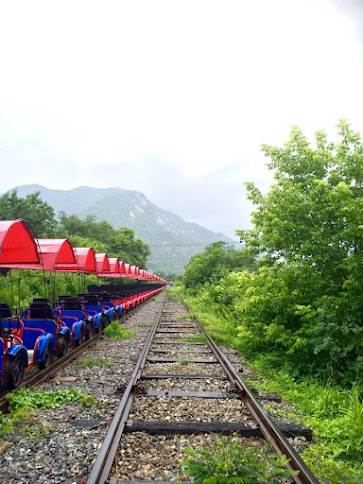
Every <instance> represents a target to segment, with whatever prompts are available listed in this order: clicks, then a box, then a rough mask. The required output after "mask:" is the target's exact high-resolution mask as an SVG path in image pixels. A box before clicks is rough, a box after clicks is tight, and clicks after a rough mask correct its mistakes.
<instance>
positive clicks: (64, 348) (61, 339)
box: [55, 334, 69, 358]
mask: <svg viewBox="0 0 363 484" xmlns="http://www.w3.org/2000/svg"><path fill="white" fill-rule="evenodd" d="M68 345H69V336H68V335H67V334H58V335H57V339H56V343H55V354H56V355H57V356H58V357H59V358H62V356H64V355H66V354H67V352H68Z"/></svg>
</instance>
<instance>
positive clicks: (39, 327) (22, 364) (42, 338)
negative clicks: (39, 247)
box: [0, 294, 113, 389]
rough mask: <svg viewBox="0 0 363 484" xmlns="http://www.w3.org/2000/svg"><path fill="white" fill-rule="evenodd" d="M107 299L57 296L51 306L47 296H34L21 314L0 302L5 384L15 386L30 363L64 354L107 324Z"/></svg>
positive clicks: (0, 367)
mask: <svg viewBox="0 0 363 484" xmlns="http://www.w3.org/2000/svg"><path fill="white" fill-rule="evenodd" d="M111 309H112V310H113V304H112V302H111V301H109V302H107V304H106V303H105V304H102V300H101V301H100V299H99V298H98V297H97V296H94V295H88V294H82V295H80V297H78V298H76V297H71V296H60V297H59V298H58V303H57V304H56V305H55V306H54V307H53V308H52V307H51V305H50V303H49V301H48V299H45V298H36V299H33V301H32V302H31V303H30V304H29V307H27V308H26V309H25V310H24V311H23V312H22V314H21V315H20V316H19V315H17V314H16V310H15V309H13V308H10V307H9V305H8V304H6V303H0V358H1V361H0V363H1V364H0V378H1V379H2V383H3V385H4V386H5V387H6V388H8V389H12V388H17V387H18V386H19V385H20V384H21V382H22V381H23V378H24V373H25V372H26V371H29V370H31V369H32V368H33V367H34V366H38V368H39V369H44V368H46V367H48V366H49V365H50V364H51V363H52V359H53V356H54V355H56V356H58V357H59V358H61V357H62V356H64V355H65V354H66V353H67V351H68V348H69V347H70V346H79V345H81V344H82V343H83V342H84V341H86V340H88V339H89V338H91V337H92V336H94V335H95V334H96V333H97V332H98V331H103V329H104V328H105V327H106V326H107V325H108V323H109V321H110V320H111V319H112V315H113V314H112V313H113V311H112V312H110V310H111Z"/></svg>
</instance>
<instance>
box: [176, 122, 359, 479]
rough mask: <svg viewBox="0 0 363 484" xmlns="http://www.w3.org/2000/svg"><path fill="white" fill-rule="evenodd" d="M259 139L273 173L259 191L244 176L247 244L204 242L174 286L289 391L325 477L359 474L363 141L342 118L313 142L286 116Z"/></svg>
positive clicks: (270, 382) (315, 465) (277, 386)
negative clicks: (280, 129) (287, 123)
mask: <svg viewBox="0 0 363 484" xmlns="http://www.w3.org/2000/svg"><path fill="white" fill-rule="evenodd" d="M262 150H263V151H264V153H265V155H266V156H267V157H268V158H269V163H268V167H269V168H270V169H271V170H273V174H274V183H273V185H272V186H271V188H270V191H269V192H268V193H266V194H263V193H262V192H261V191H260V190H259V189H258V188H257V187H256V186H255V185H254V184H253V183H247V184H246V189H247V197H248V199H249V200H250V201H251V202H252V203H253V205H254V212H253V213H252V228H251V229H250V230H244V231H242V230H241V231H237V233H238V235H239V236H240V240H241V242H243V249H242V250H240V251H235V252H234V251H233V249H231V248H228V247H227V246H226V245H225V244H223V243H222V242H220V243H215V244H212V245H211V246H209V247H207V248H206V249H205V251H204V252H203V253H202V254H197V255H196V256H194V257H192V259H191V260H190V262H189V263H188V265H187V266H186V269H185V274H184V276H183V277H182V278H181V283H182V284H183V287H178V283H179V282H180V281H176V287H175V288H174V290H173V294H174V295H179V296H182V297H183V298H185V300H186V302H187V303H188V305H189V306H190V307H191V308H192V309H193V311H194V312H195V313H196V314H197V316H198V318H199V319H200V321H201V322H202V323H203V324H204V325H205V326H206V328H207V329H208V330H209V331H210V333H211V334H212V335H213V337H214V339H215V340H216V341H217V342H218V343H224V344H226V345H229V346H231V347H233V348H236V349H238V350H239V351H240V352H241V354H242V355H243V357H244V358H245V362H247V358H248V363H249V365H250V366H251V367H252V368H255V369H256V370H258V371H260V372H261V376H260V379H261V382H260V384H259V385H260V386H261V387H263V388H266V389H268V390H269V391H278V393H280V394H281V395H282V396H283V397H284V398H286V399H288V400H290V401H292V402H293V404H294V405H295V408H296V412H297V417H299V418H300V419H301V420H302V421H303V422H304V423H306V424H307V425H308V426H310V427H311V428H312V430H313V431H314V434H315V437H316V441H315V442H314V443H313V444H312V445H311V446H310V447H309V449H308V450H307V451H306V452H305V454H304V458H305V459H306V460H307V462H308V463H309V464H310V465H311V467H312V469H313V471H314V472H315V473H316V475H317V476H319V477H320V479H321V480H322V482H332V483H336V484H338V483H339V484H340V483H347V482H349V483H357V482H363V471H362V470H361V462H362V461H363V401H362V393H363V358H362V349H363V324H362V321H363V297H362V295H363V279H362V264H363V225H362V220H363V175H362V174H363V144H362V142H361V138H360V135H359V133H356V132H354V131H353V130H352V129H351V128H350V125H349V124H348V123H347V122H345V121H340V123H339V126H338V142H337V143H332V142H329V141H328V139H327V136H326V134H325V133H324V132H322V131H319V132H317V133H316V139H315V146H312V145H311V144H310V143H309V142H308V140H307V139H306V138H305V136H304V135H303V133H302V132H301V131H300V130H299V129H298V128H297V127H294V128H293V129H292V131H291V135H290V138H289V140H288V141H287V142H286V143H285V144H284V146H283V147H282V148H278V147H273V146H263V147H262ZM254 385H255V382H254Z"/></svg>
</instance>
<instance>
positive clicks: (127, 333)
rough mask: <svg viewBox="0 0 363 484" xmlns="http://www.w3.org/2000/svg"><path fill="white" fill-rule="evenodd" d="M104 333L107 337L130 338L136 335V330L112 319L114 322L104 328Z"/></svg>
mask: <svg viewBox="0 0 363 484" xmlns="http://www.w3.org/2000/svg"><path fill="white" fill-rule="evenodd" d="M103 334H104V336H106V338H111V339H128V338H131V337H132V336H133V335H134V331H133V330H132V329H126V328H124V327H123V326H121V325H120V324H119V323H118V321H112V323H111V324H109V325H108V326H107V328H106V329H105V330H104V332H103Z"/></svg>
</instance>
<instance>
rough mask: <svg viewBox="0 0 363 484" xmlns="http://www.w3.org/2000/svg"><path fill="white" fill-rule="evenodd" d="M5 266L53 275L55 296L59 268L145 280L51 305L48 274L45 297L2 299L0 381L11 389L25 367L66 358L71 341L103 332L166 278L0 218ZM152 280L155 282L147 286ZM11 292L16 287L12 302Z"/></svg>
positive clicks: (1, 257)
mask: <svg viewBox="0 0 363 484" xmlns="http://www.w3.org/2000/svg"><path fill="white" fill-rule="evenodd" d="M0 269H6V270H9V269H10V270H11V269H20V270H22V269H27V270H38V271H39V270H41V271H43V275H44V274H45V273H48V272H49V273H50V274H54V291H53V300H54V299H55V298H56V296H55V275H56V273H57V272H64V273H78V274H83V275H84V276H85V275H87V274H94V275H95V276H97V277H103V278H105V279H107V278H108V279H109V280H110V279H111V278H112V280H121V278H127V279H130V280H133V281H136V280H139V281H142V283H141V284H138V283H136V282H135V283H134V284H119V285H117V286H116V285H114V286H113V285H106V286H101V288H100V287H98V286H96V287H90V288H89V289H88V293H84V294H78V296H77V297H75V296H68V295H64V296H59V297H58V299H57V301H56V303H55V304H53V305H51V304H50V302H49V300H48V299H46V283H45V276H44V298H35V299H33V300H32V301H31V302H30V303H29V306H28V307H27V308H25V309H24V310H22V309H21V308H16V309H14V308H11V307H10V306H9V305H8V304H6V303H0V386H1V385H3V386H5V387H7V388H9V389H11V388H16V387H18V386H19V385H20V384H21V382H22V380H23V378H24V373H25V372H26V371H29V370H31V369H32V368H33V367H35V366H38V367H39V368H40V369H44V368H46V367H48V366H49V365H50V364H51V362H52V358H53V356H54V355H56V356H57V357H59V358H61V357H63V356H64V355H65V354H66V353H67V351H68V349H69V347H70V346H79V345H81V344H82V343H83V342H84V341H85V340H87V339H89V338H91V337H92V336H93V335H94V334H95V333H97V332H99V331H103V329H104V328H105V327H106V326H107V324H108V323H109V322H110V321H111V320H113V319H119V318H120V316H121V314H122V313H123V312H125V313H127V312H128V311H130V310H131V309H132V308H135V307H137V306H138V305H139V304H140V303H141V302H143V301H144V300H145V299H147V298H148V297H151V296H153V295H155V294H157V292H159V291H160V290H162V289H163V287H164V286H165V282H166V281H165V280H164V279H162V278H160V277H158V276H156V275H155V274H152V273H151V272H149V271H147V270H145V269H140V268H138V267H136V266H134V265H130V264H127V263H124V262H122V261H119V260H118V259H117V258H109V257H108V256H107V254H106V253H100V254H98V253H96V252H95V251H94V249H93V248H92V247H73V245H72V243H71V242H70V241H69V240H68V239H37V238H36V237H35V236H34V233H33V231H32V229H31V227H30V225H29V224H28V223H27V222H26V221H25V220H21V219H18V220H0ZM10 275H11V273H10ZM123 280H124V279H123ZM84 281H85V279H84ZM147 281H149V282H152V284H151V285H150V284H149V285H146V284H145V283H146V282H147ZM84 285H85V284H84ZM12 291H13V289H12V286H11V294H12V296H11V301H12V305H13V292H12ZM19 305H20V279H19Z"/></svg>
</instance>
